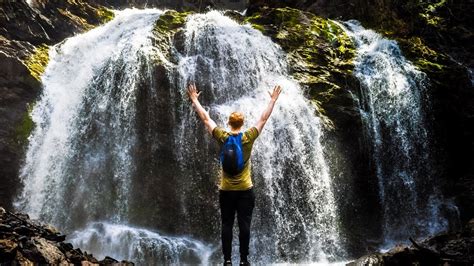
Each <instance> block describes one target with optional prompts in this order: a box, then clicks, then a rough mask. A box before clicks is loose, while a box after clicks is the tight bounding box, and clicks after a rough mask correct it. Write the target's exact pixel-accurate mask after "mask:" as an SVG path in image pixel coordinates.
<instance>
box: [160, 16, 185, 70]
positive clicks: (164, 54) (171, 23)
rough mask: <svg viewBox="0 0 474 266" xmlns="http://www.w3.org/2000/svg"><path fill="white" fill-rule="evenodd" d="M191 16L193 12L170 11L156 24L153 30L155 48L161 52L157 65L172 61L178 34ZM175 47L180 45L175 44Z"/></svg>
mask: <svg viewBox="0 0 474 266" xmlns="http://www.w3.org/2000/svg"><path fill="white" fill-rule="evenodd" d="M190 14H192V12H178V11H175V10H169V11H166V12H165V13H164V14H163V15H161V16H160V18H159V19H158V20H157V21H156V22H155V26H154V28H153V35H154V46H155V47H157V48H158V49H159V50H160V52H159V53H157V56H156V57H155V60H156V62H157V63H166V62H167V61H170V60H171V58H170V57H171V49H172V47H173V45H172V43H173V42H176V40H177V38H175V37H176V34H177V33H178V32H179V31H180V30H182V28H183V27H184V24H185V23H186V18H187V17H188V15H190ZM175 46H179V44H176V43H175Z"/></svg>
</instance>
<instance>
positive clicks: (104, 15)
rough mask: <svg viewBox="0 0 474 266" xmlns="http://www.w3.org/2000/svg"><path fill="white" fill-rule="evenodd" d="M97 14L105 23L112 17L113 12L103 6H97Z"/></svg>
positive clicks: (113, 15)
mask: <svg viewBox="0 0 474 266" xmlns="http://www.w3.org/2000/svg"><path fill="white" fill-rule="evenodd" d="M97 16H98V17H99V19H100V20H101V21H102V23H107V22H109V21H111V20H112V19H114V17H115V13H114V12H112V10H109V9H107V8H105V7H99V8H97Z"/></svg>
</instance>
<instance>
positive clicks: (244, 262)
mask: <svg viewBox="0 0 474 266" xmlns="http://www.w3.org/2000/svg"><path fill="white" fill-rule="evenodd" d="M239 265H241V266H250V262H248V261H241V262H240V264H239Z"/></svg>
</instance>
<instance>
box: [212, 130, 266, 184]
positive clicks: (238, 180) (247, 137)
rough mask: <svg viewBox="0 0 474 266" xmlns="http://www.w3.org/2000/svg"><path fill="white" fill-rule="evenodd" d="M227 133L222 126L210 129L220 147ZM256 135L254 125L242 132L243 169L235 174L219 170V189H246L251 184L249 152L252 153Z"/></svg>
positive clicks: (256, 131)
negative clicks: (231, 174)
mask: <svg viewBox="0 0 474 266" xmlns="http://www.w3.org/2000/svg"><path fill="white" fill-rule="evenodd" d="M229 135H230V133H229V132H227V131H225V129H223V128H222V127H215V128H214V130H213V131H212V136H213V137H214V139H216V140H217V141H218V142H219V144H220V146H221V148H222V145H224V143H225V140H226V139H227V137H228V136H229ZM257 137H258V130H257V128H256V127H252V128H250V129H248V130H247V131H245V132H244V133H243V134H242V150H243V156H244V169H242V172H240V173H239V174H237V175H235V176H230V175H227V174H226V173H225V172H224V171H222V170H221V182H220V186H219V189H220V190H248V189H250V188H251V187H252V186H253V184H252V178H251V173H250V168H251V166H250V154H251V153H252V147H253V143H254V142H255V139H256V138H257Z"/></svg>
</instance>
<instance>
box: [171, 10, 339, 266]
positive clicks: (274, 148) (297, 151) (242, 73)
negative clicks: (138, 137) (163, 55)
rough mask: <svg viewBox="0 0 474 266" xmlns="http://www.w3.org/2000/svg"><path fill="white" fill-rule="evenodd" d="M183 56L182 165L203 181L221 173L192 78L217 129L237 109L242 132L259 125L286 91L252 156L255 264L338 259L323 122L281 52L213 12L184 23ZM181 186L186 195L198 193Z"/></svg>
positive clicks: (178, 81) (178, 80)
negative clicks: (195, 105) (274, 91)
mask: <svg viewBox="0 0 474 266" xmlns="http://www.w3.org/2000/svg"><path fill="white" fill-rule="evenodd" d="M182 50H183V51H182V53H181V54H179V55H178V58H179V60H178V66H177V68H176V70H175V73H174V76H173V80H175V89H176V90H179V91H180V92H181V95H180V96H181V99H184V102H183V104H182V105H181V106H180V109H179V110H180V111H179V114H180V117H181V119H180V121H179V122H178V123H177V124H178V126H177V128H175V135H176V142H178V143H179V144H178V145H177V148H179V149H178V150H177V156H178V157H179V158H180V159H179V161H180V162H182V164H183V165H182V168H183V169H190V172H189V174H188V175H190V176H193V175H195V176H206V172H207V173H208V172H209V171H211V172H212V173H213V174H212V177H213V178H214V179H215V178H216V177H217V176H218V167H219V166H218V162H217V154H218V153H217V151H216V149H215V146H216V145H212V144H211V143H210V142H211V141H213V140H210V136H204V135H205V134H207V133H206V132H205V131H204V130H203V127H202V125H200V122H199V121H198V120H197V116H196V115H195V114H194V113H193V111H192V110H191V107H190V104H189V102H187V101H186V99H185V98H186V97H187V96H186V95H185V90H184V88H185V87H186V83H188V82H195V83H196V84H197V86H198V88H200V89H201V90H202V91H203V93H202V96H201V98H202V99H201V101H202V102H203V103H204V105H208V106H210V110H209V112H210V115H211V117H213V118H214V119H215V120H216V121H217V123H218V124H220V125H221V126H224V125H225V124H226V120H227V117H228V115H229V114H230V113H231V112H232V111H241V112H243V113H244V114H245V119H246V122H245V123H246V124H245V126H246V127H250V126H252V125H253V123H255V122H256V121H257V119H258V118H259V116H260V114H261V112H262V111H263V109H264V108H265V107H266V105H267V104H268V101H269V97H268V94H267V91H268V90H270V89H271V88H273V86H274V85H276V84H280V85H281V86H282V87H283V88H284V92H283V93H282V95H281V96H280V99H279V101H278V103H277V106H276V108H275V110H274V113H273V114H272V117H271V119H270V120H269V122H268V123H267V125H266V126H265V129H264V131H263V132H262V134H261V136H259V138H258V140H257V141H256V144H255V147H254V152H253V159H252V160H253V161H252V163H253V168H252V169H253V180H254V185H255V189H256V194H257V203H256V205H257V207H256V213H255V216H254V221H253V225H252V226H253V227H252V228H253V229H252V230H253V238H252V243H251V248H252V249H253V250H255V252H253V254H255V255H254V256H255V260H256V261H259V262H262V263H270V262H315V261H327V260H328V259H329V260H334V259H336V258H339V257H340V256H341V255H342V254H343V252H342V250H341V246H340V240H339V235H338V228H337V223H338V216H337V209H336V205H335V202H334V197H333V194H332V184H331V177H330V175H329V173H328V167H327V162H326V161H325V159H324V156H323V146H322V145H321V143H320V138H321V135H322V132H321V128H322V125H321V121H320V119H318V118H317V117H316V116H315V110H314V108H313V107H312V105H311V103H310V102H309V101H308V100H306V99H305V98H304V96H303V93H302V89H301V88H300V87H299V86H298V85H297V83H296V82H295V81H293V80H292V79H291V78H290V76H289V74H288V67H287V65H286V64H287V63H286V55H285V54H284V53H283V52H282V50H281V48H280V47H278V46H277V45H276V44H274V43H273V42H272V41H271V40H270V39H269V38H268V37H265V36H263V35H262V34H261V33H260V32H259V31H257V30H255V29H253V28H251V27H250V26H249V25H240V24H238V23H236V22H235V21H233V20H231V19H229V18H228V17H225V16H224V15H222V14H221V13H219V12H217V11H212V12H209V13H206V14H196V15H192V16H190V17H189V18H188V22H187V24H186V27H185V31H184V47H183V49H182ZM203 139H204V140H205V141H203ZM196 162H198V163H196ZM196 164H197V165H196ZM203 166H204V167H203ZM212 177H211V178H212ZM198 180H199V179H194V180H193V182H199V181H198ZM188 188H189V190H188V192H187V193H192V191H196V189H198V188H197V186H196V187H195V186H188ZM187 193H186V194H187ZM215 208H217V207H215ZM234 239H236V238H234ZM235 244H237V243H235ZM234 247H236V245H234ZM234 254H236V255H237V254H238V250H237V249H235V250H234Z"/></svg>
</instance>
